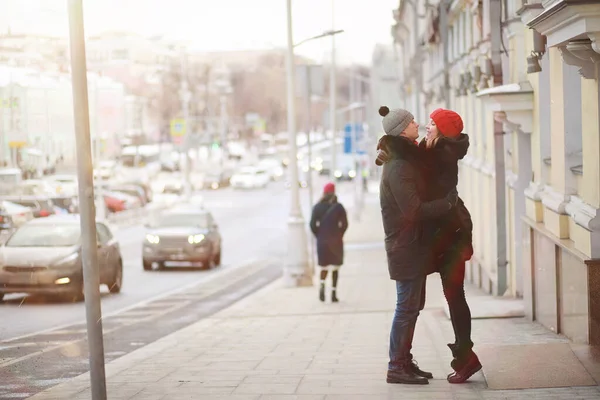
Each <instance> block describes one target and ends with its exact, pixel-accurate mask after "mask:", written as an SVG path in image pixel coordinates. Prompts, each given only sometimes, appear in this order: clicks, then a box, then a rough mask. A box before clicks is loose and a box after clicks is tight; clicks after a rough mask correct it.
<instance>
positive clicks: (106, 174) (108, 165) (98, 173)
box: [94, 160, 118, 180]
mask: <svg viewBox="0 0 600 400" xmlns="http://www.w3.org/2000/svg"><path fill="white" fill-rule="evenodd" d="M117 168H118V164H117V162H116V161H113V160H104V161H100V162H99V163H98V168H96V169H94V178H95V179H103V180H107V179H110V178H113V177H114V176H115V174H116V173H117Z"/></svg>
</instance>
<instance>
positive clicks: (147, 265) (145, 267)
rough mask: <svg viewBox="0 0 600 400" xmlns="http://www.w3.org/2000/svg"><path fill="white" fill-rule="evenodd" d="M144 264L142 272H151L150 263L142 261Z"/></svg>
mask: <svg viewBox="0 0 600 400" xmlns="http://www.w3.org/2000/svg"><path fill="white" fill-rule="evenodd" d="M143 263H144V271H152V263H151V262H150V261H146V260H144V261H143Z"/></svg>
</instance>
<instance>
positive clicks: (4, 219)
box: [0, 204, 14, 232]
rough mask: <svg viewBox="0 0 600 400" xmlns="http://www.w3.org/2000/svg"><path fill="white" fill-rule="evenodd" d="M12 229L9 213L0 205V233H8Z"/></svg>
mask: <svg viewBox="0 0 600 400" xmlns="http://www.w3.org/2000/svg"><path fill="white" fill-rule="evenodd" d="M13 228H14V225H13V220H12V216H11V215H10V212H9V211H8V210H7V209H6V208H5V207H4V205H3V204H2V205H0V232H10V231H11V230H12V229H13Z"/></svg>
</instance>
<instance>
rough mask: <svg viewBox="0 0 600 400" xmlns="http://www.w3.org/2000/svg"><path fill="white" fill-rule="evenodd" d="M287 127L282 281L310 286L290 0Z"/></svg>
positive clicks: (288, 17)
mask: <svg viewBox="0 0 600 400" xmlns="http://www.w3.org/2000/svg"><path fill="white" fill-rule="evenodd" d="M286 11H287V57H286V62H287V71H286V72H287V125H288V138H289V146H290V164H289V171H290V183H291V185H290V187H291V190H290V193H291V205H290V215H289V218H288V253H287V254H288V256H287V257H286V260H285V264H284V280H285V284H286V286H288V287H292V286H310V285H312V276H310V272H309V265H308V254H307V237H306V230H305V227H304V218H303V217H302V210H301V208H300V193H299V190H298V158H297V155H298V150H297V144H296V104H295V100H296V99H295V95H296V91H295V82H294V80H295V79H296V68H295V64H294V63H295V61H294V40H293V34H292V0H287V7H286Z"/></svg>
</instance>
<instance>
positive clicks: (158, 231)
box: [142, 205, 221, 270]
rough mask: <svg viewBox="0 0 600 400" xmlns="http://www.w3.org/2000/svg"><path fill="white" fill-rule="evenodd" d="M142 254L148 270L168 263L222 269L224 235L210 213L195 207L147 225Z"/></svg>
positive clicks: (168, 214)
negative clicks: (197, 264)
mask: <svg viewBox="0 0 600 400" xmlns="http://www.w3.org/2000/svg"><path fill="white" fill-rule="evenodd" d="M142 253H143V266H144V269H145V270H151V269H152V267H153V265H154V264H158V266H159V268H163V267H164V266H165V264H166V263H168V262H189V263H201V264H202V265H203V266H204V267H209V268H211V267H213V266H219V265H221V234H220V233H219V228H218V226H217V224H216V222H215V220H214V218H213V216H212V214H211V213H210V212H208V211H206V210H204V209H201V208H199V207H196V206H193V205H190V206H186V207H178V208H174V209H171V210H169V211H167V212H164V213H163V214H161V215H160V216H159V217H158V218H157V220H156V221H154V223H152V224H150V225H147V232H146V238H145V240H144V244H143V248H142Z"/></svg>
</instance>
